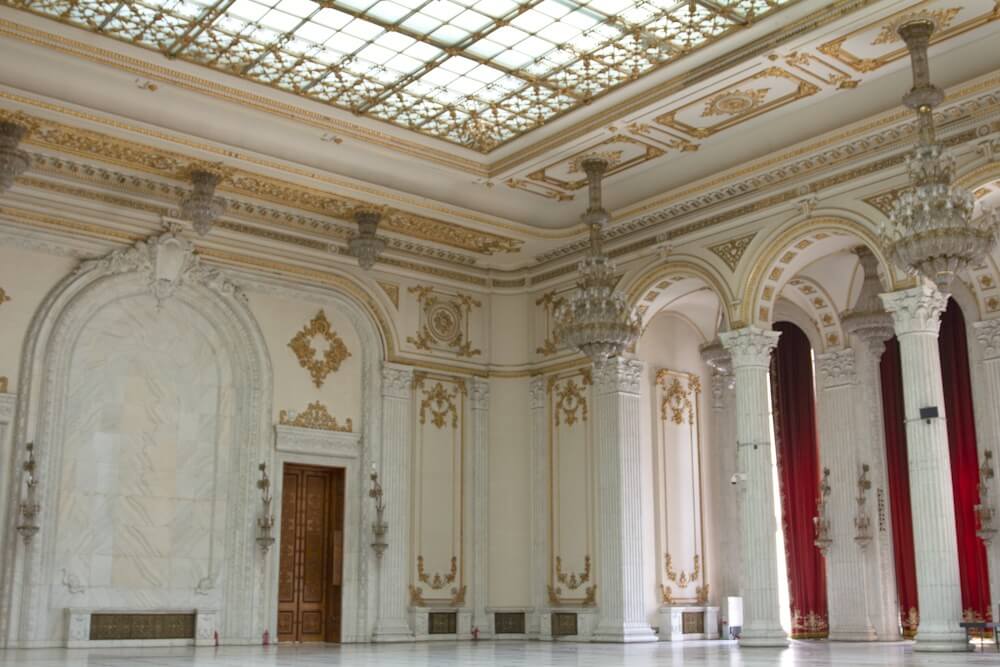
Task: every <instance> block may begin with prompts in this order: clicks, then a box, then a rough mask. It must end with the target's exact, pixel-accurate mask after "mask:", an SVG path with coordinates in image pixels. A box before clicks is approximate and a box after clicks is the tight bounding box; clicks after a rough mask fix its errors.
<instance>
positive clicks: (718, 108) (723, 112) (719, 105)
mask: <svg viewBox="0 0 1000 667" xmlns="http://www.w3.org/2000/svg"><path fill="white" fill-rule="evenodd" d="M769 92H771V89H770V88H757V89H748V90H740V89H738V88H737V89H734V90H725V91H723V92H721V93H717V94H715V95H713V96H712V97H710V98H708V99H707V100H705V109H704V110H703V111H702V112H701V117H702V118H711V117H712V116H736V115H738V114H744V113H747V112H749V111H752V110H754V109H756V108H757V107H759V106H760V105H761V104H763V103H764V100H765V99H766V98H767V94H768V93H769Z"/></svg>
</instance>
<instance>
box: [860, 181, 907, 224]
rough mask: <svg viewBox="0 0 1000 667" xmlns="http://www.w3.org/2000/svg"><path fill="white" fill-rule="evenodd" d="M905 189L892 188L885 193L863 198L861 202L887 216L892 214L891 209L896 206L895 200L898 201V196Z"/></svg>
mask: <svg viewBox="0 0 1000 667" xmlns="http://www.w3.org/2000/svg"><path fill="white" fill-rule="evenodd" d="M905 189H906V188H905V187H903V188H894V189H892V190H886V191H885V192H879V193H878V194H874V195H871V196H870V197H863V198H862V199H861V201H863V202H864V203H866V204H868V205H869V206H871V207H872V208H874V209H877V210H878V211H879V213H881V214H882V215H884V216H887V217H888V216H889V214H890V213H892V209H893V207H894V206H895V205H896V200H897V199H899V194H900V193H901V192H903V190H905Z"/></svg>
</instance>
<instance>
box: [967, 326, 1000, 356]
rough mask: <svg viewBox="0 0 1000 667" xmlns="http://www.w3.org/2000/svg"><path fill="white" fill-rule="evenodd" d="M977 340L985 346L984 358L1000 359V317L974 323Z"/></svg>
mask: <svg viewBox="0 0 1000 667" xmlns="http://www.w3.org/2000/svg"><path fill="white" fill-rule="evenodd" d="M972 326H973V328H974V329H975V332H976V340H977V341H979V344H980V345H982V346H983V359H984V360H986V361H991V360H994V359H1000V319H996V320H983V321H982V322H975V323H973V325H972Z"/></svg>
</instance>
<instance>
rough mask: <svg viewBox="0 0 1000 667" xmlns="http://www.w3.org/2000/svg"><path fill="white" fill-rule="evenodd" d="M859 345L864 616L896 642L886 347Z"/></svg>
mask: <svg viewBox="0 0 1000 667" xmlns="http://www.w3.org/2000/svg"><path fill="white" fill-rule="evenodd" d="M861 339H862V340H863V342H864V345H863V346H862V347H861V348H860V349H857V350H855V353H854V358H855V369H856V375H857V379H858V389H859V391H857V392H855V393H854V396H853V403H854V417H853V420H852V421H853V424H854V426H855V432H856V433H857V439H856V440H855V442H856V443H857V453H858V457H859V459H860V460H861V461H862V462H864V463H867V464H868V465H869V466H870V467H871V474H870V478H871V480H872V487H873V488H872V491H873V493H872V495H871V499H870V502H871V503H874V505H873V506H872V508H871V514H872V518H873V520H874V521H875V533H874V539H873V540H872V543H871V544H870V545H869V546H868V547H867V548H866V549H865V552H864V554H863V555H864V559H863V560H864V567H865V591H866V593H865V595H866V600H867V604H868V620H869V622H870V623H871V626H872V629H873V630H874V631H875V638H876V639H877V640H879V641H897V640H899V638H900V635H899V598H898V597H897V595H896V560H895V557H894V555H893V544H892V520H893V519H892V513H891V512H890V506H891V503H890V502H889V474H888V470H887V467H886V458H885V427H884V423H883V418H882V388H881V383H882V379H881V375H880V374H879V360H880V359H881V358H882V352H883V350H884V349H885V341H884V340H882V339H881V337H878V338H875V339H872V338H865V337H863V336H862V337H861Z"/></svg>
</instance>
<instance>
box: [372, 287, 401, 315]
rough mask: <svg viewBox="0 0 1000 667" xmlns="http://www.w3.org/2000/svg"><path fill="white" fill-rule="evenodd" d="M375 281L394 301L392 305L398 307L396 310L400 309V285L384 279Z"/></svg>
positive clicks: (390, 299)
mask: <svg viewBox="0 0 1000 667" xmlns="http://www.w3.org/2000/svg"><path fill="white" fill-rule="evenodd" d="M375 282H376V284H377V285H378V286H379V287H381V288H382V291H383V292H385V295H386V296H387V297H389V301H392V305H394V306H395V307H396V310H399V285H397V284H395V283H390V282H386V281H384V280H376V281H375Z"/></svg>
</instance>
